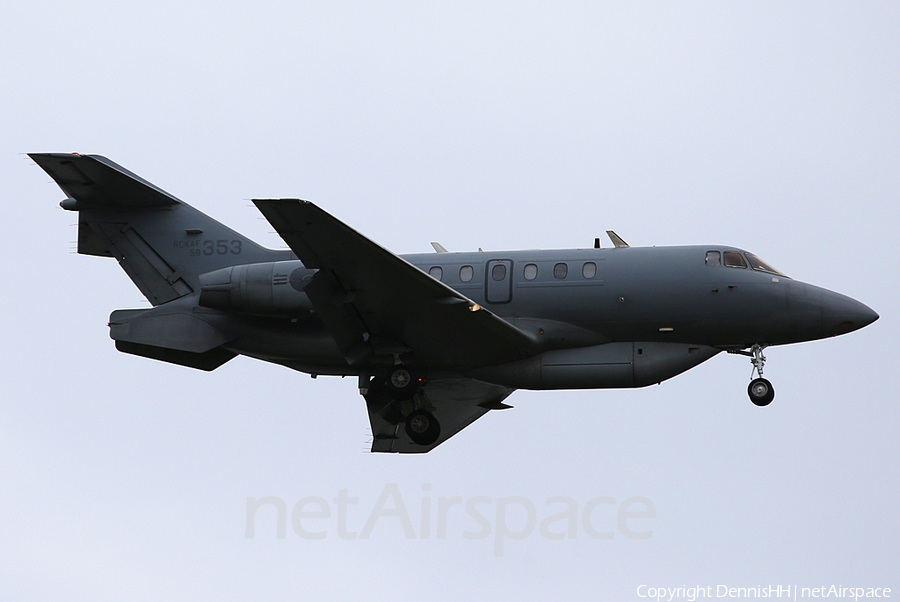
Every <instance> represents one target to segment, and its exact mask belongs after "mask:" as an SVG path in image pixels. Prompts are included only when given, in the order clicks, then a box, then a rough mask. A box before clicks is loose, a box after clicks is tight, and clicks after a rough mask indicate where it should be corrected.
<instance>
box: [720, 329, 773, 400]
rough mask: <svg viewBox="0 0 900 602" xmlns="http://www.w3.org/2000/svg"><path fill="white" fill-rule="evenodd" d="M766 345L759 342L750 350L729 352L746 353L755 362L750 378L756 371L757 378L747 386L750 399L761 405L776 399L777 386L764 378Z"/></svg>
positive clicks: (752, 362)
mask: <svg viewBox="0 0 900 602" xmlns="http://www.w3.org/2000/svg"><path fill="white" fill-rule="evenodd" d="M766 347H767V345H763V344H760V343H757V344H755V345H753V346H752V347H751V348H750V351H743V350H741V351H729V353H737V354H740V355H746V356H747V357H749V358H750V363H751V364H753V371H752V372H750V378H753V373H754V372H755V373H756V375H757V378H753V380H751V381H750V385H749V386H748V387H747V395H749V396H750V401H752V402H753V403H754V404H756V405H758V406H760V407H762V406H767V405H769V404H770V403H772V400H773V399H775V387H773V386H772V383H770V382H769V381H768V380H766V379H765V378H763V367H764V366H765V365H766V356H764V355H763V349H765V348H766Z"/></svg>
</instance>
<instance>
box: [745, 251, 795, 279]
mask: <svg viewBox="0 0 900 602" xmlns="http://www.w3.org/2000/svg"><path fill="white" fill-rule="evenodd" d="M747 261H749V262H750V267H751V268H753V269H754V270H756V271H757V272H765V273H766V274H772V275H774V276H784V277H785V278H790V276H788V275H787V274H785V273H783V272H781V271H779V270H776V269H775V268H773V267H772V266H771V265H769V264H768V263H766V262H765V261H763V260H762V259H760V258H759V257H757V256H756V255H754V254H753V253H747Z"/></svg>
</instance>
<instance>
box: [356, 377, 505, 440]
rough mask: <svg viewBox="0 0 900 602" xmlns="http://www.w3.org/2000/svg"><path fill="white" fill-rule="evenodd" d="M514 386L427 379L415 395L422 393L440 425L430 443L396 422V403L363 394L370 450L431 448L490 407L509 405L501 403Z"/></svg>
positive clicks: (471, 380) (425, 402)
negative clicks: (421, 442) (417, 441)
mask: <svg viewBox="0 0 900 602" xmlns="http://www.w3.org/2000/svg"><path fill="white" fill-rule="evenodd" d="M512 392H513V389H510V388H507V387H502V386H499V385H492V384H488V383H483V382H481V381H477V380H473V379H471V378H452V379H441V380H435V381H430V382H428V383H427V384H426V385H425V386H424V387H423V388H422V390H421V391H420V392H419V393H417V395H423V396H424V398H425V399H424V404H425V405H426V406H429V407H430V408H431V409H432V413H433V414H434V417H435V418H436V419H437V421H438V422H439V423H440V425H441V434H440V437H438V439H437V441H435V442H434V443H432V444H431V445H417V444H415V443H413V442H412V440H411V439H410V438H409V435H407V434H406V431H405V430H404V426H403V422H402V421H399V418H400V417H399V414H398V412H399V410H398V408H397V407H396V403H391V402H390V400H388V399H385V398H380V397H379V395H378V394H377V393H370V394H368V395H366V406H367V407H368V409H369V422H370V423H371V425H372V435H373V437H374V439H373V440H372V451H373V452H393V453H401V454H403V453H406V454H421V453H425V452H428V451H431V450H432V449H434V448H435V447H437V446H438V445H440V444H441V443H443V442H444V441H446V440H447V439H449V438H450V437H452V436H453V435H455V434H456V433H458V432H459V431H461V430H462V429H464V428H466V427H467V426H469V425H470V424H472V423H473V422H475V421H476V420H478V419H479V418H481V417H482V416H484V415H485V414H486V413H487V412H488V411H489V410H492V409H502V408H508V407H511V406H507V405H505V404H503V403H502V401H503V400H504V399H506V397H508V396H509V394H510V393H512Z"/></svg>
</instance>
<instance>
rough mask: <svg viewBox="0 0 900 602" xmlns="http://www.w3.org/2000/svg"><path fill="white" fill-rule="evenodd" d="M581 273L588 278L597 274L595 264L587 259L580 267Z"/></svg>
mask: <svg viewBox="0 0 900 602" xmlns="http://www.w3.org/2000/svg"><path fill="white" fill-rule="evenodd" d="M581 275H582V276H584V277H585V278H587V279H588V280H590V279H591V278H593V277H594V276H596V275H597V264H596V263H594V262H593V261H588V262H587V263H585V264H584V265H583V266H582V268H581Z"/></svg>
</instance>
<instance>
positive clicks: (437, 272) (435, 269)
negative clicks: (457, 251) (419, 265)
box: [428, 265, 444, 280]
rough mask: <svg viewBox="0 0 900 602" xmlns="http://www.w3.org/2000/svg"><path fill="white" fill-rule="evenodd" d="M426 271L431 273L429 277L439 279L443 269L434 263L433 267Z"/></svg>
mask: <svg viewBox="0 0 900 602" xmlns="http://www.w3.org/2000/svg"><path fill="white" fill-rule="evenodd" d="M428 273H429V274H431V277H432V278H434V279H435V280H440V279H441V277H442V276H443V275H444V270H442V269H441V266H439V265H436V266H434V267H433V268H431V269H430V270H428Z"/></svg>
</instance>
